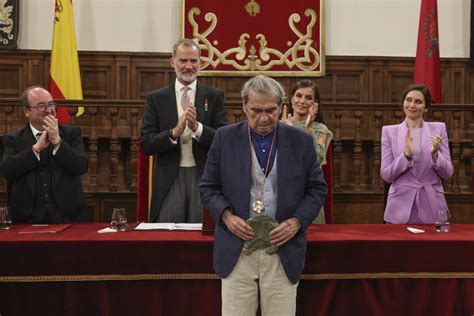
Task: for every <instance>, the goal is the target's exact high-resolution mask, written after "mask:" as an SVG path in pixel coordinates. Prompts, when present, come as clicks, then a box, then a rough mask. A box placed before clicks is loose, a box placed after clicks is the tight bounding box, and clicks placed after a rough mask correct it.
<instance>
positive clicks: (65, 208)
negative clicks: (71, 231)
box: [0, 125, 89, 222]
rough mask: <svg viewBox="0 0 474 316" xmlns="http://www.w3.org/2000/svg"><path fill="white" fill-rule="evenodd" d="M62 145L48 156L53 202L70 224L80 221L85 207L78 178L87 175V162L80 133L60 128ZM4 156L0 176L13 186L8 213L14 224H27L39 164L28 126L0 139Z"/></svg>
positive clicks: (75, 129)
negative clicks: (53, 153) (49, 157)
mask: <svg viewBox="0 0 474 316" xmlns="http://www.w3.org/2000/svg"><path fill="white" fill-rule="evenodd" d="M59 135H60V137H61V140H62V144H61V146H60V147H59V149H58V151H57V152H56V154H55V155H54V156H51V159H50V164H51V177H52V184H51V185H52V187H51V188H52V193H53V198H54V200H55V202H56V204H57V206H58V207H59V209H60V211H61V212H62V213H63V215H64V217H65V218H66V219H68V220H69V221H76V220H83V219H84V217H85V216H86V215H85V213H84V212H85V203H84V196H83V192H82V184H81V179H80V176H81V175H83V174H84V173H86V172H87V170H88V167H89V162H88V159H87V155H86V153H85V150H84V144H83V142H82V137H81V130H80V129H79V128H78V127H75V126H70V125H60V126H59ZM2 141H3V146H4V156H3V160H2V162H1V164H0V175H2V176H3V177H5V178H7V180H8V181H9V182H10V183H11V184H12V191H11V196H10V210H11V215H12V219H13V221H14V222H15V221H17V222H28V221H29V220H30V219H31V216H32V212H33V204H34V201H35V195H36V179H37V171H38V168H39V166H40V161H39V160H38V158H37V157H36V155H35V153H34V152H33V150H32V149H31V146H33V144H34V143H36V139H35V137H34V136H33V133H32V132H31V128H30V126H29V125H27V126H26V127H24V128H22V129H20V130H18V131H15V132H12V133H9V134H7V135H4V136H3V137H2Z"/></svg>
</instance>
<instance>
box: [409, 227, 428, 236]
mask: <svg viewBox="0 0 474 316" xmlns="http://www.w3.org/2000/svg"><path fill="white" fill-rule="evenodd" d="M407 229H408V231H410V232H412V233H413V234H421V233H424V232H425V231H424V230H423V229H418V228H413V227H407Z"/></svg>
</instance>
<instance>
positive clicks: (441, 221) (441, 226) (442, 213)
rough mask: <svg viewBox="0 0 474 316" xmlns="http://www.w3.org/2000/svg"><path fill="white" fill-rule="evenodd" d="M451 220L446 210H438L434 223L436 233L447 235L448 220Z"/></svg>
mask: <svg viewBox="0 0 474 316" xmlns="http://www.w3.org/2000/svg"><path fill="white" fill-rule="evenodd" d="M450 218H451V214H450V213H449V210H448V209H443V210H439V211H438V214H437V217H436V221H435V229H436V231H437V232H442V233H447V232H449V226H450V223H449V219H450Z"/></svg>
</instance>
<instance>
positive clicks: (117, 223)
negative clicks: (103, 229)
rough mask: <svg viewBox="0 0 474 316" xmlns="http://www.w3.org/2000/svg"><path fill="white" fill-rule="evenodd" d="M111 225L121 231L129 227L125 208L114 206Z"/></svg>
mask: <svg viewBox="0 0 474 316" xmlns="http://www.w3.org/2000/svg"><path fill="white" fill-rule="evenodd" d="M110 226H111V227H112V229H115V230H117V231H119V232H123V231H125V228H126V227H127V212H126V211H125V209H124V208H114V210H113V212H112V220H111V221H110Z"/></svg>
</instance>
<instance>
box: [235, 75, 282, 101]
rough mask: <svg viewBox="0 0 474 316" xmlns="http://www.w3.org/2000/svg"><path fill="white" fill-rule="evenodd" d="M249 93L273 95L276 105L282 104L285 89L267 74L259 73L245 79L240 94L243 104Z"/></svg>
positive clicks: (247, 99)
mask: <svg viewBox="0 0 474 316" xmlns="http://www.w3.org/2000/svg"><path fill="white" fill-rule="evenodd" d="M250 94H258V95H270V96H274V97H275V99H276V101H277V104H278V106H280V105H282V104H283V100H284V99H285V91H284V90H283V87H282V86H281V84H280V83H278V81H276V80H275V79H272V78H270V77H267V76H263V75H259V76H256V77H253V78H250V79H249V80H247V82H246V83H245V84H244V86H243V87H242V91H241V92H240V95H241V96H242V101H243V102H244V104H247V103H248V102H249V98H250Z"/></svg>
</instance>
